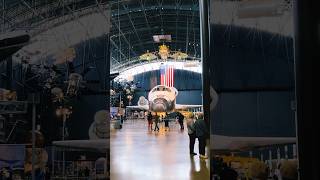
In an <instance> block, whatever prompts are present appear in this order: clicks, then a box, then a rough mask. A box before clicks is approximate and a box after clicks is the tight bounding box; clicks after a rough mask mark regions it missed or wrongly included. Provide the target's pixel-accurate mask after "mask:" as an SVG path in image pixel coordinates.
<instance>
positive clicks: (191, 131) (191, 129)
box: [187, 116, 197, 156]
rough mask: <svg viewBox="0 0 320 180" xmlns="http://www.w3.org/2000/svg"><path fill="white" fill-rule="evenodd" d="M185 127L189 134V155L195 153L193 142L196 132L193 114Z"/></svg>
mask: <svg viewBox="0 0 320 180" xmlns="http://www.w3.org/2000/svg"><path fill="white" fill-rule="evenodd" d="M187 128H188V135H189V153H190V155H191V156H194V155H197V153H195V152H194V143H195V141H196V132H195V129H194V119H193V116H192V117H191V118H190V119H188V120H187Z"/></svg>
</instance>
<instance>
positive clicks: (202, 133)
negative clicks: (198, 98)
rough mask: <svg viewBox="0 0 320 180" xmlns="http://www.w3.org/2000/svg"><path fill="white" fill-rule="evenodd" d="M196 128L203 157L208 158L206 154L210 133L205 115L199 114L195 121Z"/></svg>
mask: <svg viewBox="0 0 320 180" xmlns="http://www.w3.org/2000/svg"><path fill="white" fill-rule="evenodd" d="M194 129H195V131H196V137H197V138H198V141H199V153H200V158H201V159H208V157H207V156H206V155H205V154H206V139H207V135H208V134H209V133H208V132H209V131H208V128H207V125H206V123H205V122H204V120H203V115H202V114H199V116H198V119H197V120H196V121H195V123H194Z"/></svg>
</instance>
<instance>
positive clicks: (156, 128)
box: [154, 113, 160, 131]
mask: <svg viewBox="0 0 320 180" xmlns="http://www.w3.org/2000/svg"><path fill="white" fill-rule="evenodd" d="M159 119H160V118H159V115H158V114H157V113H156V115H155V116H154V124H155V125H154V131H159V130H160V129H159V126H158V123H159Z"/></svg>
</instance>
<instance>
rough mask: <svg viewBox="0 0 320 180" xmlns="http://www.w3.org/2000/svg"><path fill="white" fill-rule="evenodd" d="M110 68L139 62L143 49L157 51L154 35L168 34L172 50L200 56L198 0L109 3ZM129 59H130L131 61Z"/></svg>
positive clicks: (147, 0)
mask: <svg viewBox="0 0 320 180" xmlns="http://www.w3.org/2000/svg"><path fill="white" fill-rule="evenodd" d="M111 13H112V19H111V22H112V28H111V33H110V41H111V58H112V61H111V69H112V70H114V69H118V68H119V69H120V68H122V67H124V66H130V65H131V64H136V63H139V60H137V59H138V58H139V56H140V55H142V54H143V53H145V52H146V51H150V52H155V51H158V46H159V45H161V43H156V42H154V40H153V35H171V38H172V40H171V42H166V43H165V44H166V45H168V46H169V47H170V49H171V50H175V51H179V50H180V51H182V52H186V53H187V54H188V55H189V56H190V57H191V58H193V57H194V58H199V57H200V18H199V5H198V0H131V1H115V2H114V3H113V4H112V5H111ZM130 62H132V63H130Z"/></svg>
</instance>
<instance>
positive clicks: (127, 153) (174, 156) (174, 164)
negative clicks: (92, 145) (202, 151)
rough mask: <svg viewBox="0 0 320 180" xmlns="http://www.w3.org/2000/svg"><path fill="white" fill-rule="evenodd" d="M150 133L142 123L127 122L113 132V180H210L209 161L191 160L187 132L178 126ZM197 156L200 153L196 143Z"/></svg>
mask: <svg viewBox="0 0 320 180" xmlns="http://www.w3.org/2000/svg"><path fill="white" fill-rule="evenodd" d="M170 125H171V130H170V131H165V130H164V127H163V124H161V125H160V126H161V127H160V131H159V132H154V131H148V129H147V123H146V121H143V120H127V121H126V122H125V123H124V125H123V128H122V129H120V130H112V131H111V142H110V143H111V144H110V145H111V162H110V163H111V179H112V180H129V179H130V180H141V179H143V180H170V179H172V180H173V179H174V180H209V174H210V173H209V169H210V168H209V164H210V163H209V160H200V159H199V156H198V155H197V156H194V157H190V155H189V150H188V144H189V139H188V134H187V131H186V130H185V131H180V130H179V127H178V125H177V124H175V123H171V124H170ZM195 147H196V148H195V152H196V153H198V152H199V151H198V142H197V141H196V145H195Z"/></svg>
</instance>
